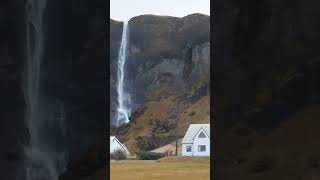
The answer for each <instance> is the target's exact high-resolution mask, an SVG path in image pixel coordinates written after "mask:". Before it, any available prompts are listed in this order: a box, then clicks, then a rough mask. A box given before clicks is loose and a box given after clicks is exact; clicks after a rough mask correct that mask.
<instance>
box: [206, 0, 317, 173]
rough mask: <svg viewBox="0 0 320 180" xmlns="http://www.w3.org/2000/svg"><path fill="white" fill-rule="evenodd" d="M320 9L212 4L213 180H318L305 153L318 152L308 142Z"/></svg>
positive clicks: (298, 4)
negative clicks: (215, 165) (214, 12)
mask: <svg viewBox="0 0 320 180" xmlns="http://www.w3.org/2000/svg"><path fill="white" fill-rule="evenodd" d="M318 4H319V3H318V2H316V1H312V0H308V1H292V2H290V3H288V2H287V1H259V2H258V1H251V0H248V1H241V2H237V1H233V0H229V1H217V2H216V3H215V5H214V9H215V11H216V16H215V19H214V24H215V26H214V28H213V35H214V36H213V39H214V41H213V43H214V44H215V46H216V47H215V48H214V52H213V54H214V56H213V59H214V61H213V67H215V68H214V69H213V70H212V71H211V73H213V78H214V79H213V83H214V91H213V92H214V94H213V95H214V97H215V100H214V102H213V103H214V106H215V108H214V111H215V119H216V122H215V127H216V128H215V129H216V131H215V137H216V147H217V148H215V151H216V152H215V154H216V156H215V158H216V159H215V162H216V163H217V164H218V165H219V166H217V167H216V169H217V171H216V173H215V175H216V176H217V177H216V178H218V179H234V178H237V179H279V178H280V179H285V178H289V179H299V178H302V179H311V177H312V178H316V177H319V176H318V174H316V173H315V172H314V171H315V169H313V168H312V167H311V165H310V164H309V163H310V162H309V159H310V158H311V159H312V157H313V156H317V155H314V154H312V153H311V154H312V155H309V154H306V152H314V151H316V150H317V149H318V147H317V146H315V144H317V143H316V140H312V139H313V138H310V136H309V135H310V134H314V135H316V134H317V131H315V130H314V129H313V127H314V126H317V123H315V122H312V120H311V119H312V118H310V117H313V118H315V119H317V118H318V117H319V114H317V113H315V111H316V109H317V106H318V105H319V102H320V101H319V92H320V91H319V85H318V83H317V79H319V61H318V59H319V46H318V45H317V42H318V41H319V37H320V36H319V33H318V32H319V31H318V30H319V28H320V26H319V23H318V21H317V20H316V18H317V17H319V15H320V14H319V11H317V10H316V8H315V5H318ZM308 127H309V128H310V132H306V129H308ZM294 134H296V135H294ZM296 137H299V140H297V142H292V141H290V139H296ZM302 141H304V142H305V143H301V144H299V142H302ZM225 142H228V143H227V144H226V143H225ZM283 152H285V153H283ZM289 161H290V163H289ZM298 164H300V165H301V164H304V165H303V167H301V166H299V165H298ZM288 171H291V172H295V173H292V174H291V175H288V174H286V172H288Z"/></svg>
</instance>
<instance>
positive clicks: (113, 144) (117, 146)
mask: <svg viewBox="0 0 320 180" xmlns="http://www.w3.org/2000/svg"><path fill="white" fill-rule="evenodd" d="M117 150H122V151H123V152H125V153H126V155H127V156H130V152H129V151H128V149H127V148H126V146H125V145H124V144H122V143H121V142H120V141H119V140H118V139H117V138H116V137H115V136H110V154H111V153H114V152H115V151H117Z"/></svg>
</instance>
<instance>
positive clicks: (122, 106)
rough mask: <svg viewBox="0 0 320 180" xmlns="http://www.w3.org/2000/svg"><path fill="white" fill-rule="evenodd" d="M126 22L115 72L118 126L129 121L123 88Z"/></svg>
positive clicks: (126, 97)
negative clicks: (116, 71)
mask: <svg viewBox="0 0 320 180" xmlns="http://www.w3.org/2000/svg"><path fill="white" fill-rule="evenodd" d="M128 34H129V28H128V22H127V21H125V22H124V23H123V30H122V39H121V45H120V49H119V55H118V73H117V78H118V80H117V93H118V109H117V122H116V125H117V126H120V125H121V124H122V123H128V122H129V116H130V108H129V105H130V96H129V94H127V93H126V92H125V90H124V88H123V86H124V75H125V63H126V59H127V45H128Z"/></svg>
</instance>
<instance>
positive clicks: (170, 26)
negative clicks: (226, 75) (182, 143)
mask: <svg viewBox="0 0 320 180" xmlns="http://www.w3.org/2000/svg"><path fill="white" fill-rule="evenodd" d="M116 29H117V30H116ZM121 33H122V23H120V22H115V21H112V20H111V37H113V39H112V40H113V41H111V55H110V58H111V79H112V81H111V92H112V96H111V102H113V106H112V108H113V110H114V111H113V113H112V114H111V121H112V120H115V113H116V111H115V108H116V105H117V104H116V103H117V101H116V98H117V94H116V91H115V88H116V84H115V82H116V74H115V73H116V69H117V64H116V63H117V53H118V49H119V46H120V39H121ZM209 65H210V17H209V16H206V15H202V14H192V15H188V16H185V17H183V18H176V17H166V16H153V15H142V16H138V17H134V18H132V19H130V21H129V46H128V58H127V61H126V74H125V89H126V90H127V91H128V92H129V93H130V95H131V98H132V102H133V104H132V106H131V107H132V108H133V109H132V110H133V114H132V116H131V122H130V123H129V124H128V125H127V127H120V128H119V131H118V132H116V134H118V135H119V136H120V138H122V140H123V141H124V142H125V143H126V144H127V146H128V148H129V149H130V150H131V151H132V152H136V151H138V150H149V149H151V148H154V147H157V146H160V145H163V144H165V143H167V142H171V141H172V140H173V139H174V137H175V132H176V130H175V129H176V128H178V129H179V130H180V133H179V136H180V137H181V136H182V135H183V133H184V132H185V131H186V128H187V125H188V123H190V122H194V123H200V122H209V99H210V98H209V97H210V93H209V86H210V82H209V81H210V78H209V71H210V68H209ZM182 87H184V88H182ZM178 96H179V97H180V100H179V103H178V106H177V103H176V101H177V97H178ZM196 104H202V105H198V106H197V105H196ZM177 107H179V111H180V112H182V113H184V114H188V113H190V112H192V113H190V114H192V115H191V116H188V115H185V116H186V117H181V122H180V125H179V126H178V125H177V123H176V122H177V121H176V120H177V118H178V117H177V116H176V111H177ZM195 114H196V115H195ZM193 115H194V116H196V117H198V119H197V118H193V117H192V116H193ZM124 126H126V125H124ZM157 128H164V130H163V132H161V133H160V132H158V131H160V130H157ZM151 137H152V138H151ZM144 139H147V141H146V142H148V141H150V143H149V144H141V142H142V141H143V140H144ZM152 139H154V142H151V141H153V140H152ZM156 141H157V142H156Z"/></svg>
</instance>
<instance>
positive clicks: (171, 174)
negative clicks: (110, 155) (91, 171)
mask: <svg viewBox="0 0 320 180" xmlns="http://www.w3.org/2000/svg"><path fill="white" fill-rule="evenodd" d="M110 166H111V168H110V176H111V180H160V179H161V180H177V179H178V180H179V179H181V180H199V179H201V180H209V179H210V160H209V158H183V157H178V158H176V157H169V158H164V159H161V160H157V161H156V160H123V161H110Z"/></svg>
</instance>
